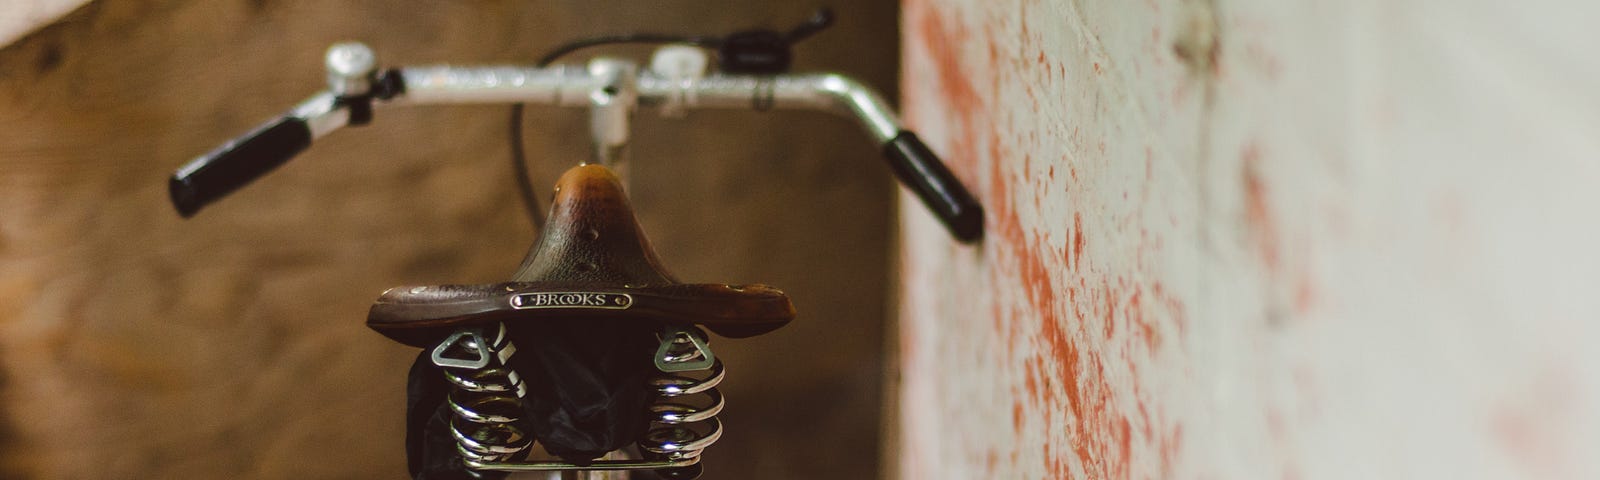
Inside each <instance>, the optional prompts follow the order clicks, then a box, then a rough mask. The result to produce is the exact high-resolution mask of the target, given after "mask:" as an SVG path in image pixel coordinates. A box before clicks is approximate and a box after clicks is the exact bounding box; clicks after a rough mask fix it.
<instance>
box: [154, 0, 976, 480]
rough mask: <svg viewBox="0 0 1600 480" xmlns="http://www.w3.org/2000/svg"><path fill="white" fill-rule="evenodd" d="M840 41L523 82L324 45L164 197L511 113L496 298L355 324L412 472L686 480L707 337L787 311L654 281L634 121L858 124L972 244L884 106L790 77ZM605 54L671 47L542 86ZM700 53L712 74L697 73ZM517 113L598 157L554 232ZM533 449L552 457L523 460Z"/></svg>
mask: <svg viewBox="0 0 1600 480" xmlns="http://www.w3.org/2000/svg"><path fill="white" fill-rule="evenodd" d="M831 21H832V17H831V14H829V13H828V12H827V11H826V10H824V11H820V12H819V13H818V14H817V15H816V16H814V17H813V18H812V19H810V20H808V21H807V22H806V23H804V24H802V25H801V26H799V27H797V28H795V29H793V30H791V31H789V32H776V31H771V30H749V31H744V32H737V33H734V34H730V35H727V36H724V37H704V36H699V37H697V36H674V35H651V34H631V35H619V36H610V37H597V38H590V39H582V40H578V41H575V42H572V43H569V44H566V45H563V46H561V47H559V48H557V49H555V50H554V51H552V52H551V53H550V54H549V55H546V56H545V57H544V58H543V59H541V60H540V61H539V62H538V63H537V64H536V66H532V67H526V66H486V67H450V66H422V67H397V68H387V69H379V68H378V67H377V62H376V56H375V55H374V54H373V52H372V50H371V49H370V48H368V47H367V46H365V45H362V44H360V43H341V44H336V45H334V46H332V47H331V48H329V50H328V52H327V55H326V57H325V60H326V68H327V72H328V77H327V78H328V89H327V90H326V91H323V92H320V93H318V94H316V95H314V96H312V97H311V98H310V99H307V100H306V101H304V102H302V103H300V104H299V105H297V106H296V107H294V108H293V109H292V110H290V111H289V113H287V114H285V115H283V116H281V117H279V118H276V119H273V120H271V121H269V122H267V123H265V124H263V125H261V126H260V127H258V128H256V129H254V130H252V131H251V132H249V133H246V134H245V135H243V136H241V137H238V138H236V139H235V140H233V141H230V142H228V143H227V144H225V145H223V146H221V147H219V148H217V149H216V150H213V151H211V152H209V153H207V154H205V155H202V156H200V157H199V158H197V159H195V160H194V161H192V162H190V163H189V164H187V165H185V166H183V167H182V168H180V169H179V170H178V171H177V172H176V173H175V174H174V175H173V177H172V178H171V180H170V182H169V190H170V194H171V198H172V202H173V205H174V206H175V207H176V209H177V210H178V212H179V214H180V215H182V216H184V217H190V216H193V215H194V214H196V213H197V212H198V211H200V210H201V209H202V208H204V207H205V206H206V205H209V204H211V203H213V202H215V201H218V200H220V199H221V198H223V197H225V196H226V195H228V194H229V193H231V192H233V191H235V190H238V189H239V188H242V187H243V186H245V185H246V184H248V183H250V182H251V181H253V180H255V179H256V178H259V177H261V176H263V175H265V174H266V173H268V172H270V171H271V170H273V169H274V168H276V167H277V166H279V165H282V164H283V163H285V162H287V161H288V160H289V159H291V158H292V157H293V156H294V155H296V154H298V153H299V152H301V151H304V150H306V149H307V148H309V147H310V146H311V144H312V143H313V142H314V141H316V140H317V139H319V138H322V137H325V136H327V135H329V134H331V133H332V132H334V131H337V130H339V129H341V128H344V127H348V126H361V125H367V124H369V123H371V122H372V120H373V117H374V116H375V111H376V107H378V106H416V105H445V104H484V103H492V104H512V105H514V107H513V109H512V129H511V130H512V132H513V135H512V137H511V138H512V147H513V148H512V151H513V152H514V155H513V160H514V165H515V166H516V167H517V170H516V173H517V179H516V180H517V184H518V186H519V193H520V195H521V197H522V200H523V203H524V204H525V206H526V207H527V208H528V211H529V214H530V218H531V220H532V221H533V222H534V223H535V224H536V226H539V227H540V232H539V236H538V239H537V240H536V241H535V243H534V245H533V247H532V248H531V249H530V251H529V253H528V254H527V256H526V257H525V259H524V260H523V262H522V264H521V265H520V266H519V268H518V270H517V271H516V273H514V274H513V275H512V278H511V279H510V281H508V282H504V283H498V284H490V285H425V286H404V287H396V288H393V289H390V290H388V291H386V292H384V293H383V294H382V295H380V297H379V298H378V300H377V301H376V302H375V303H374V304H373V306H372V309H371V311H370V312H369V315H368V319H367V325H368V326H369V327H370V328H372V329H373V330H375V331H377V332H378V333H380V334H383V335H384V336H386V337H388V338H390V339H393V340H395V341H398V342H400V343H403V344H406V345H409V346H412V347H417V348H421V349H423V350H424V351H423V354H422V355H419V357H418V361H417V362H416V363H415V364H414V365H413V366H412V371H411V374H410V377H411V378H410V386H409V390H411V392H410V397H411V398H409V399H408V412H407V422H408V429H407V430H408V435H407V436H408V438H407V450H408V457H409V458H408V462H409V466H410V467H411V473H412V475H413V476H414V477H417V478H440V477H451V476H461V477H469V478H480V477H495V476H499V475H502V474H504V473H509V472H530V471H543V472H594V471H640V470H649V471H654V472H656V474H658V475H660V476H661V477H663V478H696V477H698V476H699V475H700V473H701V467H700V464H699V460H700V455H701V453H702V451H703V450H704V449H705V448H706V447H708V446H710V445H711V444H712V443H714V442H716V441H717V440H718V439H719V438H720V436H721V433H722V432H721V425H720V423H719V422H718V421H717V420H716V416H717V414H718V413H719V412H720V411H721V409H722V405H723V398H722V395H721V394H720V393H718V392H717V390H716V388H715V387H716V386H717V384H718V383H719V382H720V381H721V380H722V378H723V376H724V375H725V368H724V367H723V365H722V362H721V361H720V360H718V359H716V356H715V354H714V353H713V352H712V350H711V348H710V345H709V337H708V336H707V334H706V333H705V331H704V330H703V329H702V328H701V327H704V329H708V330H710V331H712V332H714V333H717V334H718V335H721V336H723V337H727V338H745V337H751V336H756V335H760V334H764V333H767V332H770V331H773V330H776V329H778V328H781V327H782V326H783V325H785V324H787V323H788V322H790V321H792V320H793V318H794V315H795V311H794V307H793V305H792V304H791V303H790V301H789V299H788V297H787V296H786V295H785V294H784V293H783V292H782V291H781V290H778V289H776V288H772V287H768V286H765V285H737V286H735V285H725V284H686V283H681V282H679V281H678V280H677V279H676V277H674V276H673V275H672V274H671V273H670V272H669V271H668V270H667V269H665V268H664V267H663V266H662V265H661V263H660V261H659V260H658V259H657V258H656V257H655V254H654V251H653V249H652V248H651V246H650V244H649V240H648V239H647V238H646V237H645V235H644V233H643V232H642V231H641V230H640V228H639V225H638V222H637V220H636V219H635V217H634V214H633V211H632V207H631V205H630V204H629V202H628V199H627V195H626V187H625V184H626V182H625V178H626V175H625V174H626V164H627V162H626V159H627V156H628V155H627V150H626V147H627V144H628V136H629V125H630V118H631V115H632V114H633V113H634V111H635V110H636V109H637V108H639V107H652V108H656V109H658V110H659V111H660V112H662V113H663V114H664V115H667V116H682V115H683V114H684V113H685V112H686V111H687V110H689V109H696V108H752V109H756V110H771V109H810V110H823V111H831V112H836V113H846V114H849V115H851V116H853V117H855V118H856V119H857V120H859V121H860V122H861V124H862V126H863V127H864V128H865V130H866V131H867V133H868V134H869V135H871V136H872V138H874V139H875V140H877V141H879V142H880V143H881V144H882V145H883V154H884V156H885V157H886V159H887V160H888V161H889V165H890V167H891V170H892V171H893V173H894V174H895V176H896V177H897V178H898V179H899V180H900V181H901V182H902V183H903V184H904V185H906V186H907V187H908V188H909V189H910V190H911V191H912V192H913V193H915V194H916V196H917V197H918V198H919V199H920V200H921V201H922V203H923V204H924V205H926V206H927V207H928V208H929V209H930V210H932V211H933V212H934V214H935V215H936V216H937V217H938V218H939V219H940V220H941V221H942V222H943V223H944V225H945V226H946V227H947V228H948V230H949V231H950V233H951V234H952V235H953V236H954V237H955V238H956V239H958V240H960V241H963V242H974V241H977V240H978V239H980V238H981V237H982V228H983V213H982V209H981V207H980V206H979V205H978V203H977V201H976V200H974V199H973V198H972V196H971V194H970V193H968V191H967V190H966V189H965V188H964V187H963V186H962V185H961V184H960V182H959V181H958V180H957V179H956V178H955V177H954V176H953V175H952V174H951V173H950V171H949V170H948V169H947V168H946V167H945V166H944V165H943V164H942V163H941V162H940V161H939V159H938V157H937V156H936V155H935V154H934V153H933V152H932V151H931V150H929V149H928V148H927V146H925V145H924V144H923V143H922V142H921V141H920V140H919V139H918V138H917V137H916V135H915V134H914V133H912V132H910V131H909V130H906V129H904V128H903V126H902V125H901V124H900V122H899V120H898V119H897V118H896V116H895V114H894V112H893V111H892V110H891V109H890V108H889V107H888V105H887V103H886V102H884V100H883V99H882V98H881V96H880V95H878V94H877V93H876V92H874V91H873V90H872V89H870V88H869V87H867V86H865V85H863V84H861V83H860V82H857V81H855V80H853V79H851V78H850V77H847V76H844V75H840V74H832V73H828V74H799V75H797V74H789V73H786V72H787V70H788V67H789V64H790V61H791V59H792V53H791V51H790V47H791V46H792V45H793V44H794V43H795V42H797V41H799V40H801V39H803V38H805V37H807V36H810V35H812V34H815V33H817V32H819V31H821V30H823V29H825V28H826V27H827V26H828V25H829V24H831ZM618 43H646V44H660V45H663V46H661V47H659V48H657V49H656V51H655V52H654V53H653V55H652V58H651V61H650V64H649V67H648V68H644V69H641V68H640V67H639V65H638V64H636V63H635V62H632V61H629V60H624V59H618V58H612V57H603V56H602V57H597V58H594V59H592V60H590V61H589V62H588V63H587V65H586V66H585V67H583V68H574V67H572V66H567V65H556V66H550V64H551V63H553V62H554V61H555V60H556V59H558V58H560V57H562V56H564V55H567V54H569V53H572V52H575V51H577V50H581V49H584V48H589V47H593V46H599V45H608V44H618ZM712 49H714V50H715V51H716V54H717V55H716V58H717V66H718V70H719V71H717V72H714V73H707V69H708V67H709V66H710V64H711V55H709V54H708V50H712ZM526 103H541V104H549V105H558V106H567V107H587V108H588V109H589V115H590V135H591V137H592V139H593V150H592V152H591V158H590V160H589V161H587V162H585V163H583V164H580V165H578V166H575V167H572V168H571V169H570V170H568V171H567V173H565V174H564V175H562V177H561V179H560V180H558V181H557V182H556V187H555V192H556V193H555V197H554V201H553V202H552V204H551V206H550V212H551V213H550V216H549V218H548V220H546V219H544V218H543V217H541V216H540V215H539V214H538V212H539V208H538V202H537V199H536V197H535V195H534V194H533V188H532V186H531V182H530V181H529V180H528V175H527V172H526V164H525V162H524V161H523V160H522V158H521V157H522V154H521V145H520V132H521V125H520V120H521V117H522V111H521V106H522V105H523V104H526ZM519 346H520V352H522V354H519ZM530 347H534V348H530ZM650 352H654V354H653V355H652V354H651V353H650ZM645 357H650V358H649V359H648V360H646V358H645ZM541 387H547V388H541ZM630 447H632V448H633V449H634V450H631V451H630V450H629V448H630ZM536 449H542V450H543V451H544V453H543V454H542V455H534V456H531V457H530V453H531V452H532V451H533V450H536ZM618 452H623V453H618Z"/></svg>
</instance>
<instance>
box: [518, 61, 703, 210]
mask: <svg viewBox="0 0 1600 480" xmlns="http://www.w3.org/2000/svg"><path fill="white" fill-rule="evenodd" d="M721 41H722V40H721V39H720V38H717V37H706V36H688V35H660V34H652V33H635V34H626V35H608V36H602V37H591V38H584V39H578V40H574V41H571V42H568V43H565V44H562V45H561V46H558V47H556V48H555V49H554V50H551V51H549V52H548V53H545V54H544V56H542V57H539V62H538V63H537V64H535V66H537V67H539V68H545V67H548V66H550V64H551V63H554V62H555V61H556V60H559V59H561V57H563V56H566V55H567V54H570V53H572V52H576V51H578V50H582V49H585V48H590V47H598V46H602V45H619V44H627V43H642V44H664V43H682V44H688V45H694V46H698V47H706V48H714V47H716V46H717V45H718V44H720V43H721ZM525 107H526V105H525V104H522V103H517V104H513V105H511V121H510V137H511V169H512V171H513V172H515V173H516V176H517V178H516V180H517V195H518V196H520V197H522V206H523V207H524V208H525V209H526V210H527V211H528V221H529V222H530V223H532V224H533V229H534V231H535V232H537V231H539V230H543V229H544V210H543V209H541V208H539V198H538V197H537V195H536V194H534V191H533V179H532V178H531V177H532V174H531V172H529V170H528V160H527V152H526V149H525V147H524V146H523V143H522V116H523V110H525Z"/></svg>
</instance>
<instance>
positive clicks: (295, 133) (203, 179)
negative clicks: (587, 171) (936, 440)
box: [170, 47, 983, 243]
mask: <svg viewBox="0 0 1600 480" xmlns="http://www.w3.org/2000/svg"><path fill="white" fill-rule="evenodd" d="M336 48H338V47H336ZM362 48H364V47H362ZM332 55H334V52H333V51H330V58H332ZM330 65H332V63H331V61H330ZM330 68H332V67H330ZM390 73H391V74H397V75H396V76H397V77H398V79H399V81H398V85H396V86H394V88H392V90H393V91H389V92H384V94H383V95H375V94H374V93H373V92H371V91H362V89H363V88H366V89H368V90H370V86H371V85H372V84H373V83H376V82H373V81H371V79H373V78H376V75H374V72H370V71H368V72H364V73H363V74H364V75H366V76H367V79H366V80H364V81H357V82H353V83H352V82H350V78H349V77H334V76H330V84H331V85H332V86H333V88H334V90H333V91H327V92H323V93H320V94H318V95H317V96H314V97H312V98H311V99H309V100H307V101H305V102H304V103H302V104H301V105H300V106H299V107H297V108H295V110H294V111H292V112H290V113H289V114H287V115H285V116H283V117H280V118H278V119H276V120H273V121H271V122H268V123H267V124H265V125H262V126H260V127H258V128H256V129H255V130H252V131H251V132H250V133H247V134H245V135H244V136H241V137H239V138H237V139H235V140H234V141H231V142H229V143H227V144H225V145H223V146H222V147H220V148H218V149H216V150H213V151H211V152H209V153H207V154H205V155H202V156H200V157H198V158H196V159H195V160H194V161H192V162H190V163H189V164H187V165H185V166H184V167H183V168H181V169H179V170H178V171H177V172H176V173H175V174H174V175H173V177H172V180H171V182H170V188H171V194H172V201H173V205H174V206H176V207H177V209H178V212H179V214H181V215H183V216H184V217H189V216H192V215H194V214H195V213H196V212H198V211H199V210H200V209H201V208H203V207H204V206H205V205H207V204H210V203H212V202H214V201H216V200H218V199H220V198H222V197H223V196H226V195H228V194H229V193H232V192H233V191H235V190H237V189H239V188H240V187H243V186H244V185H246V184H248V183H249V182H250V181H252V180H254V179H256V178H258V177H260V176H262V175H265V174H266V173H267V172H270V171H271V170H272V169H274V168H276V167H277V166H279V165H282V164H283V163H284V162H286V161H288V160H289V158H291V157H293V156H294V155H295V154H298V153H299V152H301V151H303V150H305V149H306V148H308V147H309V146H310V145H311V143H312V141H314V140H315V139H317V138H321V137H322V136H325V135H327V134H328V133H330V132H332V131H334V130H337V129H339V128H342V127H345V126H347V125H350V124H352V123H364V119H363V120H362V121H359V122H352V110H355V111H357V112H363V113H364V114H365V115H366V116H370V113H371V111H370V109H371V108H372V107H373V105H374V104H377V105H384V104H393V105H435V104H483V103H496V104H511V103H530V104H546V105H557V106H594V105H595V104H596V102H597V98H598V96H605V95H617V94H619V93H620V92H617V91H616V90H615V85H614V84H613V82H615V78H613V77H609V76H607V75H602V74H599V72H595V71H591V70H590V69H583V68H574V67H570V66H554V67H548V68H533V67H514V66H500V67H450V66H431V67H407V68H401V69H397V70H392V71H390ZM358 80H359V79H358ZM629 87H631V88H632V89H633V90H634V91H633V92H631V93H632V94H634V95H635V96H636V97H635V98H636V101H637V104H638V105H641V106H646V107H657V108H661V109H663V110H679V111H681V110H684V109H691V108H751V109H756V110H767V109H774V108H776V109H803V110H822V111H830V112H834V113H840V114H847V115H850V116H853V117H855V118H856V119H857V120H859V121H860V122H861V125H862V126H863V127H864V128H865V130H866V131H867V133H868V134H869V135H871V136H872V138H873V139H874V140H876V141H877V142H879V144H880V145H882V147H881V148H882V153H883V155H884V157H885V158H886V159H887V160H888V162H889V166H890V170H891V171H893V172H894V174H895V176H896V177H897V178H898V179H899V180H900V182H901V183H904V184H905V185H906V187H907V188H908V189H910V190H911V191H912V192H913V193H915V194H916V195H917V197H918V198H919V199H920V200H921V201H922V203H923V204H925V205H926V206H927V207H928V208H929V209H930V210H931V211H932V212H933V213H934V214H935V215H936V216H937V217H938V218H939V220H940V221H942V222H943V223H944V224H945V226H946V227H947V228H948V229H949V230H950V232H951V234H952V235H954V236H955V237H956V238H957V239H959V240H961V241H963V242H968V243H971V242H975V241H977V240H978V239H980V238H982V235H983V210H982V208H981V207H980V206H979V204H978V202H977V200H976V199H974V198H973V197H972V194H971V193H970V192H968V191H967V189H966V188H965V187H964V186H962V184H961V182H960V180H958V179H957V178H956V177H955V175H953V174H952V173H951V172H950V170H949V169H948V168H946V167H945V165H944V164H943V163H942V162H940V160H939V157H938V156H937V155H935V154H934V153H933V151H932V150H930V149H929V148H928V147H927V145H924V144H923V143H922V141H921V140H919V139H918V138H917V136H916V135H915V134H913V133H912V132H910V131H908V130H906V129H905V128H904V127H903V126H902V125H901V124H900V120H899V118H897V117H896V116H895V114H894V111H893V110H891V109H890V108H889V106H888V104H887V103H886V102H884V101H883V98H882V97H881V96H879V95H878V94H877V93H876V92H874V91H873V90H872V89H870V88H868V87H866V86H865V85H863V84H861V83H860V82H857V81H855V80H853V79H851V78H849V77H846V76H844V75H839V74H801V75H788V74H780V75H726V74H712V75H706V76H700V77H693V78H668V77H663V76H660V75H657V74H655V73H653V72H649V71H644V72H638V74H637V77H636V78H634V79H633V82H632V84H631V85H629ZM628 108H631V105H629V106H628ZM624 128H625V127H624ZM624 135H625V134H624Z"/></svg>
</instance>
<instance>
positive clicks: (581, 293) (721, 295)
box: [367, 165, 795, 348]
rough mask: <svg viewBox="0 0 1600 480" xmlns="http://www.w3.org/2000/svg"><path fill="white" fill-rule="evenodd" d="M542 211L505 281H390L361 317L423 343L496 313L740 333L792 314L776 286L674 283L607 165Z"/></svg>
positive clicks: (499, 317) (565, 188)
mask: <svg viewBox="0 0 1600 480" xmlns="http://www.w3.org/2000/svg"><path fill="white" fill-rule="evenodd" d="M550 211H551V214H550V218H549V220H548V221H547V222H546V224H545V226H544V229H543V230H542V231H541V232H540V235H539V240H538V241H537V242H535V244H534V247H533V249H532V250H531V251H530V252H529V253H528V255H527V257H526V258H525V259H524V260H523V261H522V266H521V267H520V268H518V269H517V273H516V274H515V275H514V276H513V278H512V281H510V282H505V283H496V284H488V285H427V286H402V287H395V288H391V289H389V290H388V291H386V292H383V295H382V296H380V297H378V300H377V302H374V303H373V304H372V310H371V311H370V312H369V313H368V315H367V326H368V327H370V328H372V329H373V330H376V331H377V332H378V333H381V334H383V335H384V336H386V337H389V338H391V339H394V340H395V341H398V342H400V343H403V344H406V345H410V346H413V347H419V348H431V347H432V346H433V345H434V344H437V343H438V342H440V341H442V340H443V339H444V338H445V337H447V336H449V335H450V333H451V332H452V331H454V330H456V329H458V328H461V327H470V326H478V325H485V324H493V323H496V322H511V323H516V322H539V321H544V320H554V319H564V320H565V319H579V318H621V319H629V320H638V321H641V322H657V323H662V324H676V325H702V326H705V327H706V328H707V329H710V330H711V331H712V332H715V333H716V334H718V335H721V336H724V337H731V338H743V337H752V336H756V335H760V334H763V333H767V332H770V331H773V330H776V329H778V328H779V327H782V326H784V325H785V324H788V323H789V321H791V320H793V319H794V315H795V311H794V305H793V304H791V303H790V302H789V297H788V296H787V295H784V293H783V291H781V290H778V289H776V288H772V287H769V286H766V285H724V284H689V283H679V282H678V281H677V279H676V278H674V277H673V275H672V274H671V273H669V272H667V270H666V268H664V267H662V266H661V261H660V260H659V259H657V258H656V254H655V250H654V249H652V248H651V247H650V241H649V239H647V238H645V236H644V233H643V232H642V231H640V229H639V223H638V220H637V219H636V218H635V217H634V214H633V207H632V206H631V205H630V204H629V203H628V198H627V196H626V195H625V194H624V193H623V191H622V183H621V181H619V180H618V179H617V176H616V174H614V173H612V172H611V170H610V169H608V168H606V167H603V166H599V165H582V166H578V167H574V168H572V169H570V170H568V171H567V172H566V173H565V174H563V175H562V176H561V179H560V180H559V181H558V182H557V184H556V196H555V202H554V204H553V205H551V208H550Z"/></svg>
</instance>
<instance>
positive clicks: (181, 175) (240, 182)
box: [167, 116, 311, 218]
mask: <svg viewBox="0 0 1600 480" xmlns="http://www.w3.org/2000/svg"><path fill="white" fill-rule="evenodd" d="M310 146H311V128H310V127H308V126H307V125H306V122H305V120H301V119H299V118H296V117H291V116H284V117H280V118H278V119H276V120H273V121H270V122H267V123H266V124H264V125H261V126H259V127H256V129H255V130H252V131H251V132H250V133H247V134H244V136H242V137H239V138H236V139H234V140H233V141H231V142H228V143H227V144H225V145H223V146H221V147H217V149H216V150H212V151H211V152H210V153H207V154H205V155H201V156H200V158H196V159H194V161H193V162H189V164H188V165H184V166H183V168H180V169H178V171H177V173H173V174H172V181H170V182H168V184H167V187H168V189H169V190H170V193H171V194H172V206H174V207H176V208H177V209H178V214H179V215H182V216H183V217H184V218H189V217H191V216H194V214H195V212H199V211H200V209H201V208H202V207H205V206H206V205H209V204H211V203H212V202H215V201H217V200H220V199H221V198H222V197H225V196H227V195H228V194H230V193H233V191H234V190H238V189H239V188H240V187H243V186H245V185H247V184H249V183H250V182H251V181H253V180H255V179H256V178H258V177H261V176H262V175H266V174H267V172H270V171H272V169H274V168H278V166H279V165H283V164H284V162H288V161H289V159H290V158H293V157H294V156H295V154H298V153H300V152H301V151H303V150H305V149H306V148H307V147H310Z"/></svg>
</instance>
